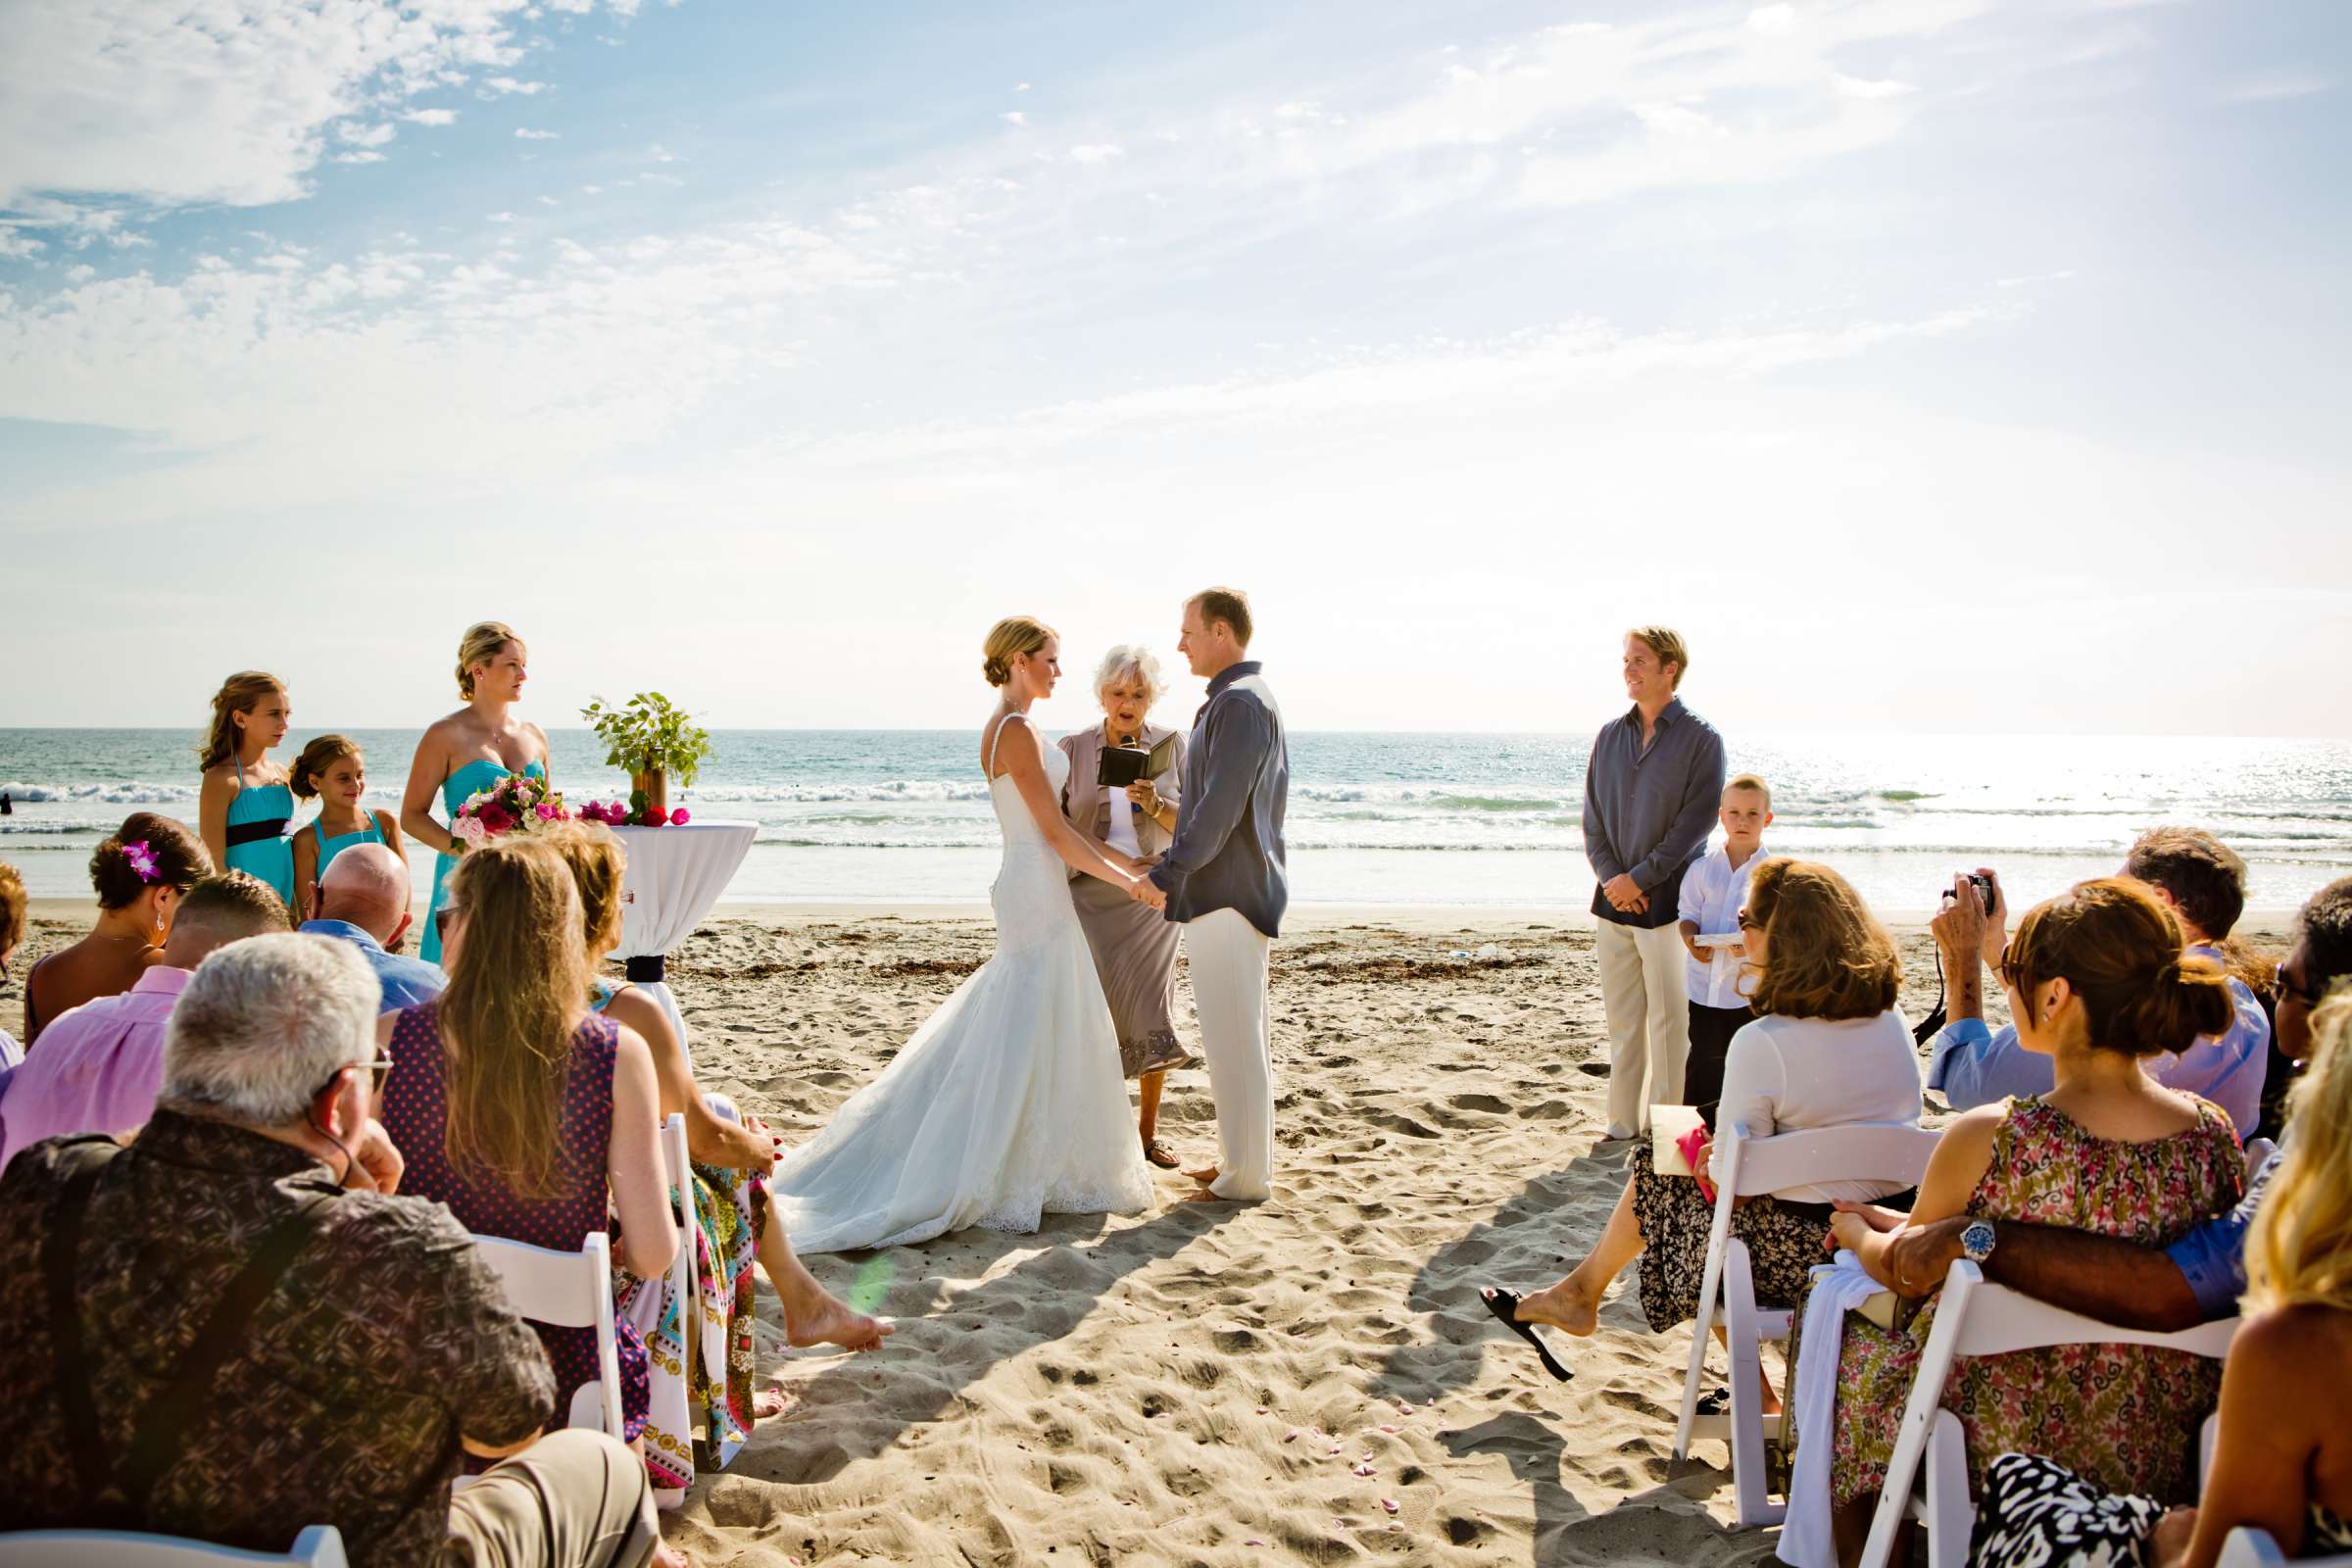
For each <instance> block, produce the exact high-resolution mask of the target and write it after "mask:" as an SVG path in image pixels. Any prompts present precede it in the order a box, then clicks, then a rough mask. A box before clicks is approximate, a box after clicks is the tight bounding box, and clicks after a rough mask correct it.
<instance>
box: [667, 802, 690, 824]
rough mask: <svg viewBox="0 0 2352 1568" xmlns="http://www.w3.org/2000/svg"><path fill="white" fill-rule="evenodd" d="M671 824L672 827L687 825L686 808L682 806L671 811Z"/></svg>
mask: <svg viewBox="0 0 2352 1568" xmlns="http://www.w3.org/2000/svg"><path fill="white" fill-rule="evenodd" d="M669 825H670V826H671V827H684V826H685V825H686V808H684V807H683V806H681V807H679V808H678V809H676V810H674V811H672V812H670V813H669Z"/></svg>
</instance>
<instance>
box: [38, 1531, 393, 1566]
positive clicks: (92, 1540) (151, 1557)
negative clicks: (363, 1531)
mask: <svg viewBox="0 0 2352 1568" xmlns="http://www.w3.org/2000/svg"><path fill="white" fill-rule="evenodd" d="M233 1562H245V1563H279V1564H285V1563H295V1564H300V1565H302V1568H347V1564H348V1562H349V1559H348V1558H346V1557H345V1556H344V1555H343V1536H342V1533H341V1532H340V1531H338V1530H336V1529H335V1527H334V1526H333V1525H313V1526H311V1527H310V1528H309V1529H308V1530H305V1531H304V1532H303V1533H302V1534H301V1535H299V1536H296V1537H295V1538H294V1544H293V1545H292V1546H291V1547H289V1548H287V1549H286V1550H285V1551H283V1552H274V1551H245V1550H242V1549H240V1548H238V1547H235V1546H216V1545H214V1544H212V1543H211V1542H209V1541H190V1540H188V1539H187V1538H186V1537H184V1536H150V1535H145V1534H142V1533H140V1532H138V1531H135V1530H23V1531H17V1532H15V1533H12V1534H9V1535H0V1568H91V1565H92V1564H103V1565H104V1568H207V1565H212V1568H218V1565H219V1564H221V1563H233Z"/></svg>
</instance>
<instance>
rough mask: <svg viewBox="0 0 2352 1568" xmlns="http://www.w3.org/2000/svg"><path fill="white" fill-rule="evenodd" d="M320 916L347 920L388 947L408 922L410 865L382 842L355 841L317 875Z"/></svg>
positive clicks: (328, 918)
mask: <svg viewBox="0 0 2352 1568" xmlns="http://www.w3.org/2000/svg"><path fill="white" fill-rule="evenodd" d="M318 918H319V919H321V920H347V921H349V922H350V923H351V924H353V925H356V926H358V927H359V928H360V929H361V930H363V931H365V932H367V933H368V935H369V936H371V937H373V938H375V940H376V941H378V942H380V943H382V944H383V945H384V946H385V947H387V948H389V947H390V946H392V944H393V943H394V942H395V941H397V940H398V939H399V936H400V933H401V930H402V928H403V927H405V926H406V925H407V924H408V923H409V868H408V867H407V866H406V865H403V864H402V863H401V859H400V857H399V856H397V855H394V854H393V853H392V852H391V851H390V850H389V849H386V848H385V847H384V846H383V845H381V844H355V845H353V846H352V847H351V848H350V849H348V850H343V851H340V852H338V853H337V854H336V856H335V858H333V859H332V860H330V861H328V862H327V866H326V875H324V876H322V877H320V878H319V914H318Z"/></svg>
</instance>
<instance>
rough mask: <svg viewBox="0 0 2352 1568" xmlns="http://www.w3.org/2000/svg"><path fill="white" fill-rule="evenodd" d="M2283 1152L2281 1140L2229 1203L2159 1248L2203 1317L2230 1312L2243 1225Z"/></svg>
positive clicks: (2240, 1278)
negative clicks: (2224, 1211)
mask: <svg viewBox="0 0 2352 1568" xmlns="http://www.w3.org/2000/svg"><path fill="white" fill-rule="evenodd" d="M2285 1152H2286V1151H2285V1149H2284V1147H2283V1146H2282V1147H2280V1148H2279V1149H2278V1150H2276V1151H2274V1152H2272V1154H2271V1157H2270V1158H2268V1159H2266V1160H2264V1161H2263V1162H2262V1168H2261V1169H2259V1170H2257V1171H2256V1172H2255V1173H2254V1179H2253V1180H2252V1181H2250V1182H2248V1183H2246V1196H2245V1197H2244V1198H2242V1199H2240V1200H2238V1204H2237V1206H2236V1207H2235V1208H2233V1209H2231V1210H2230V1211H2229V1213H2227V1214H2220V1215H2216V1216H2215V1217H2214V1218H2212V1219H2209V1220H2207V1221H2206V1222H2205V1223H2204V1224H2202V1225H2200V1226H2198V1227H2197V1228H2196V1229H2195V1230H2193V1231H2190V1232H2189V1233H2188V1234H2187V1235H2186V1236H2183V1237H2181V1238H2180V1240H2179V1241H2177V1242H2175V1243H2174V1244H2173V1245H2172V1246H2170V1247H2168V1248H2166V1249H2165V1250H2164V1255H2165V1256H2167V1257H2169V1258H2171V1259H2172V1260H2173V1266H2174V1267H2175V1268H2178V1269H2179V1270H2180V1276H2181V1278H2183V1279H2185V1280H2187V1281H2188V1289H2189V1294H2190V1295H2192V1296H2194V1297H2195V1298H2196V1299H2197V1305H2198V1307H2199V1308H2200V1309H2202V1310H2203V1312H2204V1313H2205V1321H2207V1322H2208V1323H2210V1322H2212V1321H2213V1320H2214V1319H2216V1318H2224V1317H2229V1316H2232V1315H2234V1314H2235V1313H2236V1311H2237V1299H2238V1298H2239V1297H2241V1296H2243V1295H2244V1294H2245V1293H2246V1231H2247V1229H2248V1227H2250V1226H2252V1225H2253V1223H2254V1210H2255V1208H2256V1206H2257V1205H2258V1204H2260V1203H2261V1201H2262V1190H2263V1189H2264V1188H2265V1187H2267V1186H2269V1185H2270V1181H2271V1173H2272V1172H2273V1171H2275V1170H2277V1169H2278V1157H2279V1155H2281V1154H2283V1153H2285Z"/></svg>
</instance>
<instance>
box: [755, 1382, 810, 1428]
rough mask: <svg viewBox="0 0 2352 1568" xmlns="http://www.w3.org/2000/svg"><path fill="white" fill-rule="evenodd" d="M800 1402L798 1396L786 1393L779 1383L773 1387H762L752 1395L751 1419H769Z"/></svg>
mask: <svg viewBox="0 0 2352 1568" xmlns="http://www.w3.org/2000/svg"><path fill="white" fill-rule="evenodd" d="M800 1402H801V1401H800V1400H799V1399H798V1398H796V1397H793V1396H792V1395H791V1394H788V1393H786V1392H785V1389H784V1385H783V1384H781V1383H779V1384H777V1385H775V1387H773V1388H769V1389H762V1390H761V1391H760V1393H758V1394H755V1395H753V1396H752V1419H753V1420H755V1421H766V1420H770V1419H772V1418H774V1417H776V1416H780V1415H782V1414H783V1413H784V1412H785V1411H787V1410H789V1409H791V1408H792V1407H793V1406H794V1405H796V1404H798V1403H800Z"/></svg>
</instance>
